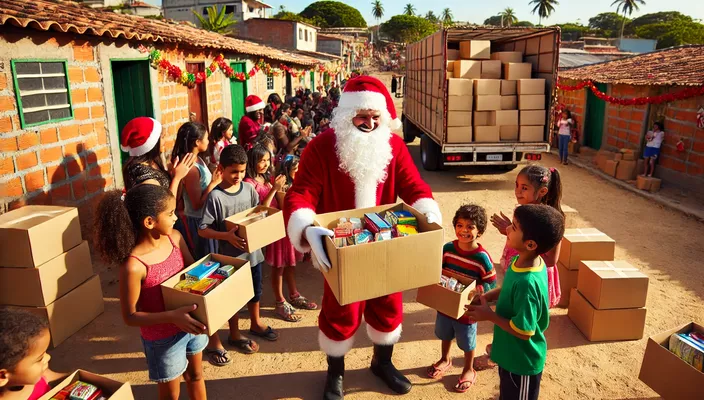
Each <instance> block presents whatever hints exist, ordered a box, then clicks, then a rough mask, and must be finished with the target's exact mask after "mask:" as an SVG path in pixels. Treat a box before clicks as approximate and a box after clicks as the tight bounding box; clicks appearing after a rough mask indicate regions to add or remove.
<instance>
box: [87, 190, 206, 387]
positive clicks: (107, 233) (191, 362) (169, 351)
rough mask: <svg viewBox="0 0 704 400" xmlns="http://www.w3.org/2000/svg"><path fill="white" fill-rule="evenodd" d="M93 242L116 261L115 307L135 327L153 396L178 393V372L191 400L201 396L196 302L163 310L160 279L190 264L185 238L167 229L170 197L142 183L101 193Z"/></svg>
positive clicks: (172, 216)
mask: <svg viewBox="0 0 704 400" xmlns="http://www.w3.org/2000/svg"><path fill="white" fill-rule="evenodd" d="M96 215H97V218H96V228H97V229H96V238H95V246H96V250H97V251H98V254H100V255H101V256H102V258H103V259H104V260H105V261H107V262H110V263H113V264H119V265H120V308H121V310H122V318H123V320H124V321H125V323H126V324H127V325H129V326H138V327H139V329H140V332H141V336H142V344H143V346H144V354H145V355H146V358H147V365H148V368H149V379H150V380H151V381H153V382H157V383H158V390H159V396H158V398H159V399H176V398H178V397H179V391H180V382H181V376H183V378H184V379H185V381H186V387H187V389H188V394H189V396H190V398H191V399H206V394H205V380H204V378H203V366H202V352H203V349H205V346H206V345H207V344H208V336H207V335H204V334H203V332H204V331H205V326H203V324H201V323H200V322H198V321H196V320H195V319H193V318H192V317H191V316H190V315H189V314H188V313H189V312H191V311H193V310H195V309H196V306H195V305H192V306H185V307H181V308H179V309H176V310H172V311H166V307H165V306H164V298H163V297H162V294H161V287H160V285H161V283H163V282H164V281H165V280H167V279H169V278H170V277H172V276H174V275H175V274H177V273H178V272H179V271H181V270H182V269H183V268H184V263H187V264H192V263H193V262H194V261H193V257H191V253H190V252H189V251H188V247H187V246H186V242H185V241H184V239H183V237H182V236H181V234H180V233H178V231H176V230H174V229H173V226H174V222H176V199H175V198H174V196H173V194H171V192H169V191H168V190H167V189H164V188H163V187H161V186H157V185H151V184H142V185H137V186H135V187H133V188H132V189H130V190H128V191H127V193H126V194H125V196H124V200H123V199H122V192H120V191H114V192H111V193H108V194H106V195H105V197H104V198H103V199H102V200H101V202H100V204H99V205H98V210H97V214H96Z"/></svg>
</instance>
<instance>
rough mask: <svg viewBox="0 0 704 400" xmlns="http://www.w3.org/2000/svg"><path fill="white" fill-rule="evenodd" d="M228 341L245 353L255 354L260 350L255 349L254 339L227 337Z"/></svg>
mask: <svg viewBox="0 0 704 400" xmlns="http://www.w3.org/2000/svg"><path fill="white" fill-rule="evenodd" d="M227 343H228V344H229V345H230V346H232V347H234V348H236V349H237V350H238V351H240V352H241V353H244V354H254V353H256V352H258V351H259V349H258V348H257V349H256V350H254V344H255V343H254V341H253V340H252V339H238V340H233V339H232V338H227Z"/></svg>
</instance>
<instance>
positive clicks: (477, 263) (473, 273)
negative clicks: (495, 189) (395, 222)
mask: <svg viewBox="0 0 704 400" xmlns="http://www.w3.org/2000/svg"><path fill="white" fill-rule="evenodd" d="M486 223H487V215H486V210H484V208H483V207H481V206H478V205H474V204H469V205H463V206H461V207H460V208H459V209H458V210H457V212H456V213H455V217H454V218H453V219H452V225H453V226H454V227H455V234H456V235H457V240H455V241H453V242H449V243H447V244H445V246H444V247H443V256H442V269H443V271H449V272H452V273H453V274H455V275H459V276H463V277H467V278H470V279H472V280H474V281H476V287H477V291H484V292H487V291H489V290H491V289H493V288H494V287H496V271H495V270H494V263H493V262H492V260H491V256H490V255H489V253H488V252H487V251H486V250H484V248H483V247H482V245H481V244H479V243H478V242H477V240H479V238H480V237H481V236H482V235H483V234H484V231H485V230H486ZM435 335H436V336H437V337H438V339H440V340H442V357H441V358H440V361H438V362H436V363H435V364H433V365H431V366H430V367H429V368H428V376H429V377H431V378H441V377H442V376H443V375H444V374H445V372H447V371H448V370H449V369H450V368H451V367H452V360H451V359H450V347H451V346H452V339H456V340H457V346H458V347H459V348H460V349H462V350H463V351H464V369H463V370H462V374H461V375H460V377H459V380H458V382H457V385H455V390H456V391H457V392H460V393H464V392H466V391H468V390H469V389H470V388H471V387H472V385H473V384H474V382H476V380H477V372H476V371H475V370H474V368H473V366H472V364H473V362H474V348H475V347H476V345H477V323H476V322H474V321H471V320H470V319H469V317H468V316H467V314H464V315H463V316H462V317H460V319H457V320H456V319H454V318H451V317H448V316H447V315H444V314H442V313H440V312H438V315H437V319H436V320H435Z"/></svg>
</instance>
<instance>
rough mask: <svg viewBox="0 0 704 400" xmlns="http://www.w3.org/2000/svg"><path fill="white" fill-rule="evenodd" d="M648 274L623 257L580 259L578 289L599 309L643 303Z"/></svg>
mask: <svg viewBox="0 0 704 400" xmlns="http://www.w3.org/2000/svg"><path fill="white" fill-rule="evenodd" d="M648 281H649V280H648V276H647V275H645V274H643V273H642V272H640V270H638V268H634V267H633V266H632V265H631V264H629V263H628V262H626V261H582V263H581V265H580V267H579V278H578V281H577V289H578V290H579V292H580V293H581V294H582V295H583V296H584V298H585V299H587V300H588V301H589V303H591V304H592V305H593V306H594V308H596V309H599V310H609V309H619V308H641V307H645V302H646V299H647V298H648Z"/></svg>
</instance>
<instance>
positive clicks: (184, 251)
mask: <svg viewBox="0 0 704 400" xmlns="http://www.w3.org/2000/svg"><path fill="white" fill-rule="evenodd" d="M171 239H172V240H173V241H174V243H175V244H176V247H178V248H179V250H181V256H183V264H184V265H186V266H188V265H191V264H193V263H194V262H196V260H194V259H193V255H192V254H191V251H190V250H188V245H186V240H185V239H184V238H183V236H182V235H181V233H180V232H179V231H177V230H175V229H174V231H173V233H172V234H171Z"/></svg>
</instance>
